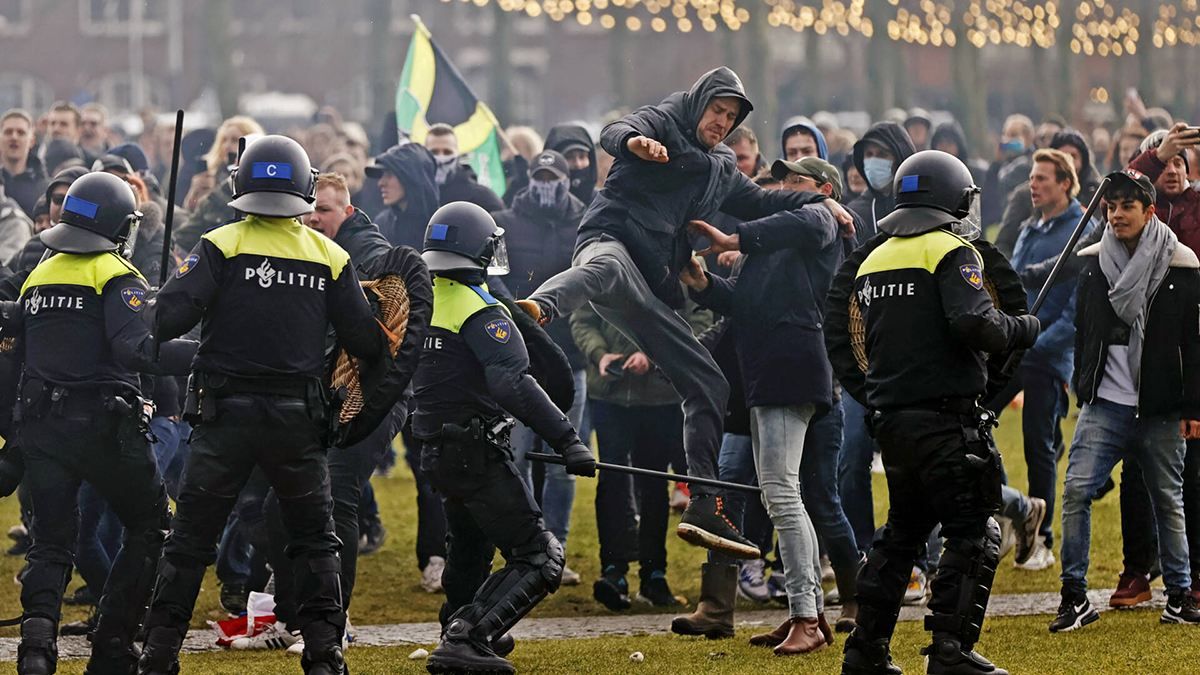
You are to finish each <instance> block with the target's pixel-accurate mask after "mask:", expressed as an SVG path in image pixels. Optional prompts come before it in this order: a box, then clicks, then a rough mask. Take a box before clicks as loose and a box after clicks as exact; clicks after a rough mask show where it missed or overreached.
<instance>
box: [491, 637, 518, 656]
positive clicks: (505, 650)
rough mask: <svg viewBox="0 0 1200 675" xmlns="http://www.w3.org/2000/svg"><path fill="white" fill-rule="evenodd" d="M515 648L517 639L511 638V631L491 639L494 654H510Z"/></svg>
mask: <svg viewBox="0 0 1200 675" xmlns="http://www.w3.org/2000/svg"><path fill="white" fill-rule="evenodd" d="M516 648H517V641H516V640H514V639H513V636H512V633H505V634H504V635H501V636H499V637H497V638H496V639H494V640H492V651H494V652H496V656H499V657H501V658H504V657H506V656H508V655H509V654H511V653H512V652H513V650H514V649H516Z"/></svg>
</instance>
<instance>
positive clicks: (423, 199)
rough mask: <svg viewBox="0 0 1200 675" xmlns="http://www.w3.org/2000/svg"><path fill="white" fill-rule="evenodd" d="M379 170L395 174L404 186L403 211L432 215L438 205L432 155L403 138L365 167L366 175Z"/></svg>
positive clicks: (376, 173)
mask: <svg viewBox="0 0 1200 675" xmlns="http://www.w3.org/2000/svg"><path fill="white" fill-rule="evenodd" d="M381 171H387V172H388V173H390V174H392V175H394V176H396V177H397V178H399V179H400V184H401V185H403V186H404V200H403V201H404V204H405V211H407V212H409V213H414V214H415V213H424V214H427V215H429V216H432V215H433V212H434V211H437V209H438V188H437V183H435V182H434V174H435V172H436V163H435V162H434V160H433V155H432V154H430V152H429V151H428V150H426V149H425V146H423V145H421V144H420V143H412V142H406V143H403V144H401V145H394V146H392V147H391V148H388V150H387V152H385V153H383V154H382V155H379V156H378V157H376V158H375V166H373V167H367V169H366V173H367V175H368V176H378V175H379V174H380V172H381Z"/></svg>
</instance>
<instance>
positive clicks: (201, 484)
mask: <svg viewBox="0 0 1200 675" xmlns="http://www.w3.org/2000/svg"><path fill="white" fill-rule="evenodd" d="M216 407H217V413H216V419H215V420H214V421H212V422H205V423H201V424H198V425H197V426H196V428H195V430H194V431H193V432H192V439H191V448H192V452H191V456H190V457H189V458H188V464H187V469H186V470H185V473H184V480H183V486H182V488H181V490H180V495H179V502H178V509H179V512H178V513H177V514H176V516H175V521H174V523H173V527H172V531H171V534H170V535H169V536H168V537H167V541H166V544H165V546H164V550H163V560H162V563H161V564H160V566H159V579H158V587H157V588H156V590H155V593H154V600H153V602H152V604H151V607H150V614H149V619H148V621H147V629H148V630H153V629H155V628H158V627H170V628H174V629H176V630H177V631H178V632H179V634H180V635H183V634H185V633H186V632H187V626H188V623H189V622H190V620H191V617H192V610H193V608H194V606H195V603H196V596H197V594H198V593H199V591H200V582H201V580H202V579H203V577H204V568H205V567H207V566H208V565H210V564H212V562H213V560H214V559H215V558H216V550H217V539H218V537H219V536H220V534H221V531H222V529H223V528H224V527H225V521H226V519H227V518H228V516H229V512H230V511H231V510H232V509H233V507H234V504H235V502H236V501H237V499H238V494H239V493H240V492H241V491H242V487H243V486H244V485H245V484H246V481H247V480H248V479H249V477H250V474H251V472H253V471H254V469H255V467H258V468H259V469H261V470H262V472H263V475H265V476H266V478H267V480H268V481H269V482H270V484H271V487H272V488H273V489H274V490H275V493H276V495H277V496H278V498H279V502H280V510H281V512H282V517H283V522H284V526H285V528H286V529H287V533H288V541H289V543H288V546H287V556H288V557H289V558H290V559H291V563H292V569H293V574H294V575H295V578H296V583H297V592H296V595H297V598H298V604H299V609H298V611H297V623H298V624H299V625H298V626H295V627H297V628H300V629H301V630H302V631H304V633H305V643H306V649H309V650H313V652H314V653H317V652H319V651H320V650H322V649H324V648H325V647H327V646H328V645H322V644H312V643H311V642H310V637H309V632H308V630H306V629H307V627H308V626H309V624H313V623H319V622H326V623H328V624H332V626H333V628H334V630H332V631H329V630H325V629H322V630H321V631H319V634H320V635H321V636H322V639H325V637H326V636H332V635H334V634H336V635H337V636H338V638H340V635H341V630H342V629H344V627H345V616H346V615H345V612H344V611H343V608H342V592H341V584H340V581H339V578H338V577H339V570H340V567H341V563H340V560H339V559H338V551H339V550H340V549H341V542H339V541H338V538H337V537H336V536H335V535H334V531H333V519H332V516H331V512H332V509H333V501H332V499H331V497H330V491H329V472H328V470H327V468H326V464H325V447H324V444H323V442H322V438H321V434H320V422H319V420H320V414H315V415H314V414H313V413H312V412H311V411H310V410H309V406H308V404H307V403H306V402H305V401H304V400H303V399H300V398H293V397H287V396H268V395H259V394H237V395H231V396H227V397H224V398H220V399H218V400H217V405H216ZM338 638H332V639H338Z"/></svg>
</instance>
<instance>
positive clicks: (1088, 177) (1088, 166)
mask: <svg viewBox="0 0 1200 675" xmlns="http://www.w3.org/2000/svg"><path fill="white" fill-rule="evenodd" d="M1065 145H1069V146H1071V147H1073V148H1075V149H1076V150H1078V151H1079V156H1080V157H1081V158H1082V159H1083V169H1082V170H1081V171H1078V172H1077V173H1078V174H1079V184H1080V185H1083V184H1084V183H1098V182H1100V173H1099V172H1098V171H1096V167H1095V166H1093V165H1092V149H1091V148H1090V147H1088V142H1087V139H1085V138H1084V137H1083V134H1081V133H1079V132H1078V131H1076V130H1075V129H1071V128H1067V129H1063V130H1062V131H1059V132H1056V133H1055V134H1054V136H1053V137H1052V138H1051V139H1050V147H1051V148H1053V149H1055V150H1058V149H1061V148H1062V147H1063V146H1065Z"/></svg>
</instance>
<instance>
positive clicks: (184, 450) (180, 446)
mask: <svg viewBox="0 0 1200 675" xmlns="http://www.w3.org/2000/svg"><path fill="white" fill-rule="evenodd" d="M150 431H152V432H154V439H155V440H154V446H153V449H154V461H155V463H157V464H158V472H159V473H160V474H161V475H162V479H163V485H164V486H165V487H166V488H167V494H168V495H169V496H170V497H171V499H178V498H179V483H180V481H181V480H182V479H183V467H184V466H186V465H187V456H188V443H187V442H188V436H190V435H191V433H192V426H191V425H190V424H188V423H187V422H184V421H183V420H172V419H171V418H169V417H153V418H151V419H150Z"/></svg>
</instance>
